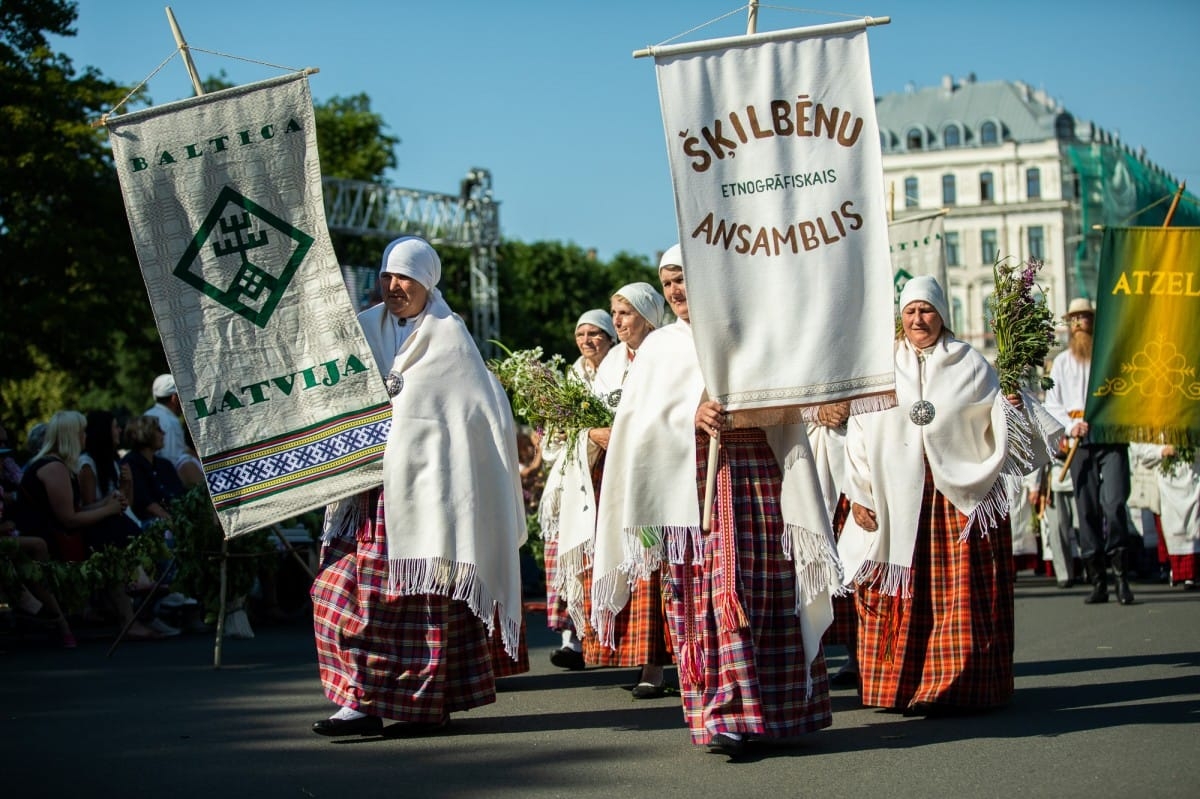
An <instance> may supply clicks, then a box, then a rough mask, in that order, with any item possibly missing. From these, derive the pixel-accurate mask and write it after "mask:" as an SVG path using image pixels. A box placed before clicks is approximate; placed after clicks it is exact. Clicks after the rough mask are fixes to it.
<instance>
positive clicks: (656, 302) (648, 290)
mask: <svg viewBox="0 0 1200 799" xmlns="http://www.w3.org/2000/svg"><path fill="white" fill-rule="evenodd" d="M613 296H614V297H620V298H622V299H624V300H625V301H626V302H628V303H629V304H630V305H632V306H633V310H635V311H637V312H638V313H639V314H641V316H642V318H643V319H645V320H646V321H647V322H649V323H650V326H651V327H653V328H654V329H655V330H657V329H658V328H660V327H662V326H663V315H664V313H665V310H666V302H667V301H666V300H664V299H663V295H661V294H659V293H658V292H657V291H655V290H654V286H651V285H650V284H649V283H630V284H628V285H625V286H622V287H621V288H619V289H617V290H616V291H615V292H613Z"/></svg>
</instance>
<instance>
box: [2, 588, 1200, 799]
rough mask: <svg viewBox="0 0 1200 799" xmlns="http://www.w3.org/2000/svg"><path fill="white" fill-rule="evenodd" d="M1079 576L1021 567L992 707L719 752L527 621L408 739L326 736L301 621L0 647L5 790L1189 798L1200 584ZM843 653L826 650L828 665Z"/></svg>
mask: <svg viewBox="0 0 1200 799" xmlns="http://www.w3.org/2000/svg"><path fill="white" fill-rule="evenodd" d="M1135 590H1136V591H1137V598H1138V602H1137V604H1136V605H1133V606H1131V607H1121V606H1118V605H1116V604H1109V605H1105V606H1096V607H1087V606H1084V605H1083V604H1082V599H1083V589H1081V588H1076V589H1072V590H1067V591H1061V590H1058V589H1057V588H1056V587H1055V586H1054V584H1053V582H1052V581H1050V580H1048V579H1045V578H1038V577H1033V576H1026V575H1022V576H1021V577H1020V579H1019V580H1018V586H1017V649H1016V662H1017V666H1016V675H1017V677H1016V682H1017V692H1016V696H1015V698H1014V700H1013V702H1012V704H1011V705H1010V706H1009V707H1008V708H1006V709H1005V710H1003V711H1000V712H997V713H993V714H989V715H985V716H979V717H971V718H958V719H937V720H930V719H909V718H904V717H902V716H899V715H895V714H889V713H883V712H880V711H877V710H868V709H864V708H862V707H861V706H860V705H859V704H858V702H857V697H856V695H855V693H854V692H853V691H852V690H840V691H836V692H835V693H834V700H833V702H834V724H833V726H832V727H831V728H829V729H826V730H823V731H821V732H818V733H815V734H813V735H811V736H808V737H807V738H805V739H803V740H802V741H801V742H800V743H798V744H796V745H793V746H788V747H771V748H764V749H759V750H755V751H754V752H753V753H752V754H751V755H750V756H748V757H746V758H745V759H743V760H741V761H739V762H730V761H728V760H727V759H726V758H725V757H723V756H720V755H712V754H708V753H706V752H705V751H704V750H702V749H699V748H696V747H693V746H691V745H690V744H689V742H688V737H687V734H686V732H685V730H684V728H683V724H682V717H681V713H680V710H679V706H678V699H677V698H674V697H667V698H663V699H659V700H651V701H643V702H637V701H635V700H632V699H631V698H630V695H629V693H628V692H627V691H625V690H623V688H622V687H621V686H622V683H626V682H628V681H629V680H630V678H631V677H632V676H633V672H632V671H631V670H610V669H599V670H588V671H584V672H574V673H570V672H561V671H558V670H557V669H554V668H553V667H552V666H550V664H549V660H548V657H547V654H548V652H549V651H550V649H551V647H552V644H553V637H552V636H551V635H550V634H549V633H547V632H546V631H544V629H541V626H542V623H543V618H542V617H541V616H531V617H530V619H529V622H530V625H529V626H530V631H531V639H532V640H531V645H532V651H533V655H534V657H533V660H534V669H533V672H532V673H530V674H526V675H521V676H517V677H509V678H506V679H504V680H501V687H502V690H501V692H500V694H499V696H498V701H497V702H496V703H495V704H494V705H490V706H488V707H485V708H479V709H476V710H474V711H471V712H469V713H461V714H457V715H456V716H455V717H454V721H453V724H452V726H451V730H450V731H449V732H448V733H446V734H443V735H439V736H435V737H431V738H423V739H407V740H402V739H401V740H398V739H382V738H356V739H352V740H348V739H327V738H320V737H318V736H315V735H313V734H312V733H311V732H309V729H308V727H309V725H310V724H311V723H312V722H313V721H315V720H316V719H318V718H321V717H323V716H324V715H327V714H328V712H329V708H330V706H329V704H328V703H327V702H326V701H325V699H324V697H323V696H322V694H321V691H320V685H319V681H318V679H317V671H316V665H315V656H314V649H313V643H312V637H311V632H310V630H309V628H308V627H307V626H306V625H305V624H304V623H303V621H300V622H297V623H295V624H292V625H286V626H282V627H270V628H259V629H258V630H257V636H256V637H255V638H254V639H253V640H241V641H236V640H227V641H226V642H225V647H224V655H223V667H222V668H221V669H219V670H217V669H214V668H213V667H212V663H213V641H212V639H211V637H208V636H202V635H190V636H182V637H180V638H176V639H171V640H167V641H157V642H149V643H128V644H123V645H122V646H121V647H119V648H118V649H117V650H116V652H115V653H114V654H113V655H112V656H111V657H106V652H107V650H108V643H109V642H108V640H105V639H100V638H92V639H91V640H85V641H83V642H82V643H81V646H80V648H79V649H78V650H75V651H69V652H68V651H59V650H55V649H50V648H46V647H44V646H37V645H33V644H31V643H28V642H18V641H13V640H12V639H11V638H8V639H4V638H0V649H3V650H6V651H5V653H4V654H3V655H0V675H2V677H3V682H2V683H0V684H2V686H3V687H2V688H0V763H2V764H3V768H0V786H2V788H0V792H2V795H3V796H4V797H13V799H17V798H18V797H19V798H20V799H26V797H40V796H72V797H76V796H83V797H91V796H95V797H110V796H111V797H120V798H121V799H133V798H134V797H157V796H163V797H179V798H184V797H202V796H203V797H209V796H213V795H222V796H232V797H240V796H247V797H251V796H252V797H256V798H257V797H276V796H279V797H375V796H387V797H397V798H401V797H402V798H403V799H418V798H419V797H520V798H521V799H540V798H541V797H572V798H578V799H584V798H585V797H620V798H621V799H640V797H653V798H654V799H674V797H687V798H688V799H696V797H699V796H702V795H703V796H729V797H740V796H773V797H800V796H821V797H880V798H881V799H896V798H899V797H928V796H947V797H958V796H970V797H1005V799H1010V798H1011V797H1014V796H1034V797H1040V796H1046V797H1056V798H1058V797H1061V798H1069V797H1088V799H1096V797H1104V799H1136V798H1137V797H1154V798H1155V799H1163V798H1165V797H1194V796H1198V795H1200V734H1198V733H1200V592H1192V593H1185V592H1183V591H1181V590H1180V589H1178V588H1174V589H1172V588H1168V587H1166V586H1163V585H1157V584H1136V585H1135ZM840 654H841V650H837V649H834V650H831V652H830V661H831V666H832V667H833V668H836V667H837V665H838V664H839V662H840V660H841V657H840Z"/></svg>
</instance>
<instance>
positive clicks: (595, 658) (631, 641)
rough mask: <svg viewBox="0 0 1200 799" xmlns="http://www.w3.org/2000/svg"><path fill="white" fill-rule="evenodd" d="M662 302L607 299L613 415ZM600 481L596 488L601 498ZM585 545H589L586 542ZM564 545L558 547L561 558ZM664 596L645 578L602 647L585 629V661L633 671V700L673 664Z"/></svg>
mask: <svg viewBox="0 0 1200 799" xmlns="http://www.w3.org/2000/svg"><path fill="white" fill-rule="evenodd" d="M665 304H666V302H665V300H664V299H663V296H662V295H661V294H659V293H658V291H657V290H656V289H655V288H654V287H653V286H651V285H650V284H649V283H629V284H626V285H624V286H622V287H621V288H619V289H617V291H616V293H615V294H613V296H612V298H611V309H612V318H613V325H614V326H615V327H616V330H617V338H618V339H620V340H619V342H618V343H617V345H616V346H615V347H613V348H612V349H611V350H610V351H609V353H608V355H607V356H605V358H604V362H603V363H601V364H600V369H599V370H598V371H597V373H596V386H597V390H598V391H601V392H606V394H605V396H606V401H607V402H608V403H609V405H610V406H612V407H613V409H614V412H615V414H616V416H618V417H619V416H620V415H621V413H622V411H623V409H624V408H626V407H628V405H627V404H626V403H625V400H624V385H625V381H626V379H627V378H628V377H629V375H630V371H631V370H632V369H633V366H634V363H636V360H635V359H636V358H637V354H638V351H639V350H640V348H641V347H642V345H643V343H644V342H645V341H647V339H648V338H649V337H650V335H651V334H652V333H654V331H656V330H657V329H658V328H661V327H662V326H663V321H664V318H665V314H666V308H665ZM611 433H612V428H607V427H606V428H596V429H593V430H589V431H588V440H589V441H591V442H592V443H593V444H596V445H597V446H599V447H600V448H601V449H602V450H607V449H608V439H609V436H610V435H611ZM601 460H602V461H604V463H607V459H606V458H605V457H604V456H601ZM596 468H597V469H599V470H600V472H601V474H607V467H606V466H605V465H603V464H602V463H601V462H600V461H597V467H596ZM603 482H604V481H603V479H601V481H600V484H599V485H598V486H597V489H598V490H599V492H600V496H601V497H603V495H604V486H603ZM589 546H592V544H591V543H589ZM565 550H566V545H565V544H560V549H559V552H560V553H565ZM591 580H592V570H591V568H590V564H589V568H586V569H585V570H584V572H583V573H582V582H583V590H584V600H585V602H590V597H591V590H592V585H591ZM591 615H592V610H591V607H590V605H589V606H586V607H585V617H590V616H591ZM663 618H664V617H663V610H662V592H661V586H660V583H659V575H658V573H657V572H656V573H654V574H649V575H646V576H645V578H644V579H642V580H639V581H637V583H636V585H635V586H634V590H633V598H632V599H631V600H630V601H629V603H628V605H626V607H625V609H624V611H622V613H621V614H620V616H619V617H618V618H617V619H616V621H615V623H614V625H613V628H612V635H611V636H610V637H609V638H608V639H607V641H605V642H603V643H602V642H601V641H600V640H599V638H598V637H597V636H596V634H595V631H594V630H591V629H590V628H589V630H588V631H587V634H586V635H585V636H584V639H583V657H584V660H585V661H586V662H587V664H589V665H592V666H620V667H630V666H636V667H638V668H639V669H640V672H639V676H638V678H637V680H636V682H635V684H634V686H633V689H632V690H633V697H634V698H635V699H655V698H658V697H661V696H663V695H664V694H665V693H666V684H665V683H664V681H663V667H664V666H666V665H668V664H669V663H670V662H671V650H670V648H669V645H668V643H667V639H666V629H665V625H664V620H663Z"/></svg>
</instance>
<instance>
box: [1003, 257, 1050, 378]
mask: <svg viewBox="0 0 1200 799" xmlns="http://www.w3.org/2000/svg"><path fill="white" fill-rule="evenodd" d="M1041 268H1042V262H1041V261H1037V260H1029V261H1025V262H1021V263H1016V264H1013V263H1011V262H1010V261H1009V259H1007V258H1006V259H1004V260H1000V261H997V262H996V263H995V264H994V265H993V266H992V276H993V279H994V281H995V290H994V291H993V292H992V297H991V300H990V301H989V302H990V303H991V309H992V332H993V333H994V334H995V335H996V350H997V354H996V371H997V372H999V374H1000V390H1001V391H1002V392H1004V393H1005V394H1015V393H1016V392H1017V391H1018V389H1020V387H1021V385H1022V384H1023V383H1024V382H1025V381H1026V378H1028V377H1029V376H1030V375H1031V374H1033V372H1034V370H1036V369H1040V368H1042V367H1043V366H1044V365H1045V363H1046V354H1047V353H1048V352H1049V351H1050V345H1051V344H1053V343H1054V317H1053V315H1052V314H1051V313H1050V309H1049V308H1048V307H1047V306H1046V296H1045V292H1043V291H1042V290H1041V288H1040V287H1039V286H1038V285H1037V282H1036V277H1037V273H1038V271H1040V270H1041ZM1035 289H1037V291H1036V292H1035ZM1053 385H1054V381H1053V380H1051V379H1050V378H1049V377H1043V378H1042V379H1041V387H1042V388H1043V389H1048V388H1051V387H1052V386H1053Z"/></svg>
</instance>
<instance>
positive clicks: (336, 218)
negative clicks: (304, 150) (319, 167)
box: [323, 167, 500, 357]
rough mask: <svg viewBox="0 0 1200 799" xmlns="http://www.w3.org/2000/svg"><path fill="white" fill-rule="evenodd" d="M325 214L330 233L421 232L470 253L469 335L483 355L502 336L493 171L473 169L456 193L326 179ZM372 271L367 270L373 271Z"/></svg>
mask: <svg viewBox="0 0 1200 799" xmlns="http://www.w3.org/2000/svg"><path fill="white" fill-rule="evenodd" d="M323 188H324V194H325V218H326V221H327V223H328V225H329V229H330V230H331V231H335V232H338V233H345V234H349V235H357V236H365V235H372V236H384V237H389V236H390V237H395V236H404V235H413V236H421V237H422V238H424V239H426V240H427V241H429V242H430V243H431V244H433V245H434V246H435V247H436V246H439V245H441V246H450V247H462V248H465V249H467V250H469V251H470V268H471V275H470V292H471V334H472V335H473V336H474V337H475V342H476V343H477V344H478V345H479V349H480V351H481V352H482V353H483V354H484V356H485V357H490V356H491V355H493V354H494V353H492V349H493V347H494V345H493V344H491V342H492V341H493V340H496V339H499V338H500V301H499V296H498V293H497V288H496V271H497V267H496V249H497V247H499V245H500V214H499V204H498V203H497V202H496V201H495V200H493V199H492V175H491V173H490V172H489V171H488V170H486V169H480V168H478V167H475V168H472V169H471V170H470V171H468V172H467V176H466V177H465V178H463V180H462V182H461V184H460V186H459V193H458V195H457V196H455V195H451V194H440V193H438V192H431V191H420V190H417V189H404V188H395V187H390V186H382V185H379V184H377V183H368V182H365V181H358V180H342V179H339V178H325V180H324V181H323ZM374 271H375V270H374V269H373V268H372V269H371V270H370V272H371V274H372V275H373V274H374Z"/></svg>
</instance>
